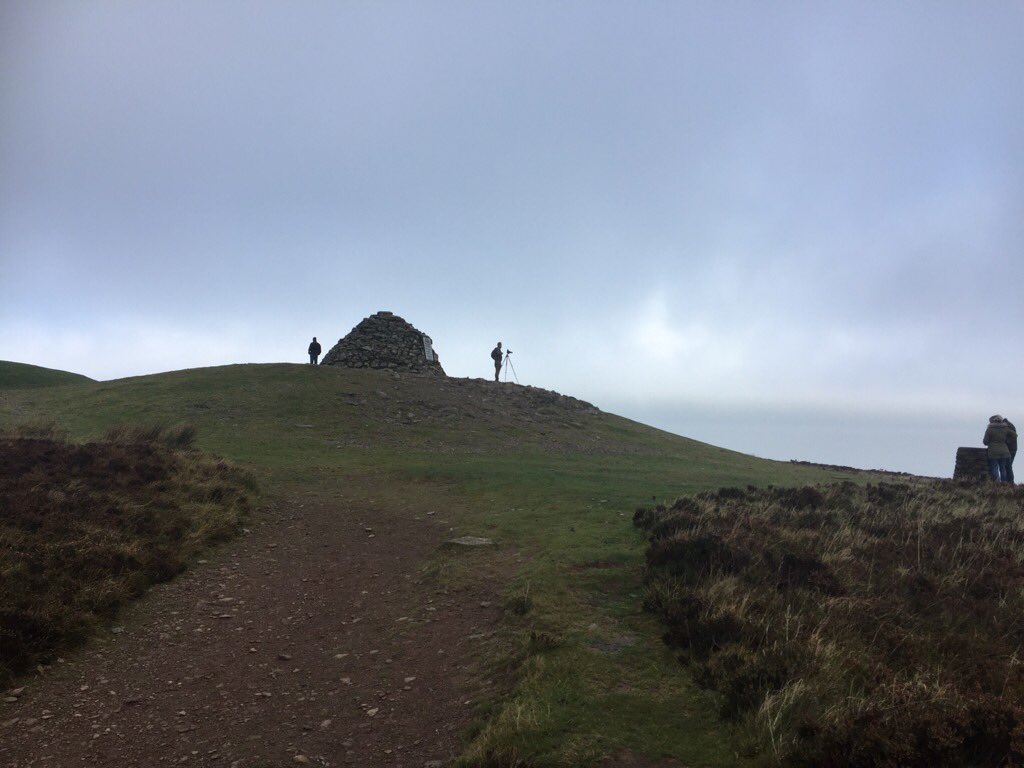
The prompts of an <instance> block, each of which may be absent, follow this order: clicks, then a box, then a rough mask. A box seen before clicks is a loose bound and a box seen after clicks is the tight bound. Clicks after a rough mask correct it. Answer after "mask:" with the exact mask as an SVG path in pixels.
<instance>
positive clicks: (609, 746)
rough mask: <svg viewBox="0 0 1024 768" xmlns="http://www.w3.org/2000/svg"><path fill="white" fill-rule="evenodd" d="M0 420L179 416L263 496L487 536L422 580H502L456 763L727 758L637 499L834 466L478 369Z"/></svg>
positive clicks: (227, 382) (42, 398)
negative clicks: (656, 421) (681, 430)
mask: <svg viewBox="0 0 1024 768" xmlns="http://www.w3.org/2000/svg"><path fill="white" fill-rule="evenodd" d="M6 398H7V401H8V403H9V404H10V406H11V407H9V408H6V409H4V410H3V412H2V414H0V428H2V427H3V426H5V425H6V426H8V427H9V426H13V425H14V424H18V423H22V424H24V423H26V422H28V423H30V422H32V421H34V420H46V419H53V420H55V421H56V422H57V423H58V424H59V425H60V426H61V427H62V428H64V429H67V430H68V431H69V432H70V433H71V435H72V436H73V437H76V438H80V439H85V438H94V437H96V436H99V435H101V434H102V433H103V432H104V431H106V430H107V429H109V428H110V427H111V426H112V425H115V424H118V423H124V422H143V423H165V424H169V425H173V424H179V423H189V424H194V425H195V426H196V427H197V428H198V435H199V437H198V444H199V447H201V448H203V449H205V450H209V451H212V452H214V453H217V454H219V455H222V456H225V457H228V458H231V459H233V460H235V461H237V462H241V463H243V464H244V465H246V466H247V467H248V468H250V469H251V470H252V471H253V472H254V473H255V475H256V476H257V479H258V482H259V484H260V486H261V487H262V488H263V489H265V490H266V492H267V494H268V495H269V496H270V497H275V496H276V497H284V496H290V497H293V498H294V497H296V496H301V495H304V494H305V495H310V496H315V497H318V498H321V499H332V500H337V503H338V506H339V510H341V511H343V510H345V509H351V508H353V507H358V508H361V509H367V508H370V509H372V508H373V507H374V506H375V505H381V506H386V507H388V508H389V509H392V510H400V511H403V512H404V513H405V514H407V515H408V516H409V518H410V519H411V518H413V517H421V516H426V515H431V516H433V519H435V520H437V521H438V522H439V523H441V524H444V525H446V526H448V527H449V528H450V529H451V531H452V532H453V534H455V535H461V534H471V535H479V536H485V537H488V538H491V539H493V540H494V542H495V545H496V546H495V547H494V548H490V549H486V550H474V551H472V552H468V553H466V552H448V551H442V552H439V553H438V555H437V557H436V558H435V560H434V562H433V563H432V564H431V566H430V570H429V573H428V574H427V575H428V576H429V577H430V578H433V579H436V580H438V581H441V582H444V583H447V584H450V585H452V586H453V587H457V586H458V585H459V584H460V583H465V582H466V581H468V580H471V579H474V578H480V576H479V575H478V574H480V573H487V574H490V575H491V577H492V578H499V579H501V580H503V581H504V582H505V584H506V588H505V595H506V601H507V604H506V608H507V611H506V614H505V619H504V621H503V623H502V626H501V629H500V631H499V632H498V633H497V634H496V635H494V636H493V637H489V638H483V639H481V641H480V642H481V655H482V659H483V661H484V666H485V669H487V670H489V672H488V674H489V675H490V676H491V677H492V678H494V679H495V680H497V681H499V682H500V683H501V686H500V687H501V693H500V695H496V697H495V698H494V699H493V700H491V701H489V702H485V703H483V704H481V705H480V709H479V711H478V716H479V717H478V720H479V728H478V731H477V732H476V733H475V734H474V738H473V741H472V743H471V745H470V747H469V750H468V752H467V757H466V760H467V764H474V765H481V764H484V765H486V764H491V765H516V764H530V765H588V764H592V763H595V761H597V760H599V759H601V758H602V757H604V756H608V755H618V754H623V753H626V752H630V753H635V754H637V755H643V756H648V757H651V758H654V757H659V756H667V757H674V758H677V759H679V760H681V761H683V762H684V763H686V764H687V765H695V766H697V765H706V766H723V765H734V764H736V763H737V762H738V761H739V760H740V758H738V757H737V754H736V747H735V746H734V745H735V744H736V743H738V741H739V739H738V738H736V734H734V733H733V732H732V731H731V730H730V726H727V725H723V724H722V722H721V721H720V720H719V718H718V716H717V712H718V709H719V707H720V702H719V700H718V698H717V695H716V694H714V693H710V692H707V691H703V690H700V689H698V688H697V687H696V686H695V685H694V684H693V683H692V682H691V681H690V678H689V674H688V672H687V671H686V670H685V669H684V668H682V667H681V666H680V665H679V664H678V661H677V660H676V659H675V657H674V656H673V655H672V653H671V652H670V651H669V650H668V649H666V648H665V647H664V645H663V644H662V642H661V640H660V634H661V630H660V629H659V627H658V625H657V622H656V620H655V619H654V618H653V617H651V616H650V615H648V614H645V613H644V612H643V611H642V608H641V600H642V591H643V563H644V548H645V539H644V537H643V535H642V534H641V533H640V532H638V531H637V530H636V529H634V528H633V526H632V524H631V517H632V511H633V509H634V508H635V507H636V506H637V505H638V504H642V503H645V502H647V503H649V502H650V501H651V499H652V495H653V497H654V499H655V500H656V501H666V502H671V501H672V500H673V499H674V498H675V497H677V496H678V495H680V494H682V493H689V492H696V491H701V490H707V489H714V488H718V487H721V486H741V487H742V486H747V485H753V486H765V485H768V484H776V485H803V484H807V483H814V482H819V481H825V480H830V479H842V478H843V477H844V475H843V474H842V473H840V472H830V471H827V470H822V469H819V468H814V467H801V466H794V465H791V464H788V463H780V462H772V461H765V460H761V459H756V458H753V457H750V456H745V455H742V454H738V453H734V452H731V451H726V450H723V449H720V448H716V447H713V446H710V445H707V444H704V443H699V442H695V441H693V440H688V439H686V438H683V437H678V436H675V435H671V434H668V433H665V432H662V431H659V430H656V429H652V428H650V427H646V426H644V425H641V424H637V423H635V422H631V421H629V420H626V419H623V418H619V417H616V416H612V415H609V414H605V413H601V412H599V411H597V410H596V409H594V408H592V407H590V406H588V405H587V404H585V403H581V402H580V401H575V400H572V399H571V398H560V397H557V396H554V395H552V394H549V393H544V392H543V391H540V390H532V389H530V388H525V387H518V386H515V385H496V384H494V383H492V382H485V381H482V380H458V379H432V378H427V377H418V376H410V375H401V376H400V375H396V374H391V373H387V372H380V371H354V370H348V369H337V368H329V367H312V366H305V365H238V366H228V367H222V368H209V369H199V370H190V371H178V372H174V373H167V374H162V375H158V376H147V377H140V378H133V379H124V380H119V381H110V382H94V383H88V382H87V383H83V384H80V385H77V386H76V387H74V388H73V389H68V388H63V389H62V390H60V391H54V390H47V389H33V390H22V391H15V392H9V393H7V395H6Z"/></svg>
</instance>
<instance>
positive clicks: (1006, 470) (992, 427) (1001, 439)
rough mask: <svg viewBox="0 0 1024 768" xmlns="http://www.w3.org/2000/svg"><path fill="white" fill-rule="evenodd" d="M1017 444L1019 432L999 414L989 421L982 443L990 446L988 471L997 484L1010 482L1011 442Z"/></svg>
mask: <svg viewBox="0 0 1024 768" xmlns="http://www.w3.org/2000/svg"><path fill="white" fill-rule="evenodd" d="M1011 439H1012V440H1013V442H1014V443H1016V442H1017V431H1016V430H1014V429H1011V428H1010V425H1009V423H1008V422H1007V421H1006V419H1004V418H1003V417H1002V416H1000V415H999V414H996V415H995V416H992V417H991V418H989V420H988V428H987V429H986V430H985V437H983V438H982V442H983V443H984V444H985V445H987V446H988V471H989V474H990V475H992V479H993V480H995V481H996V482H997V483H1008V482H1010V447H1009V445H1008V444H1007V443H1008V442H1009V441H1010V440H1011Z"/></svg>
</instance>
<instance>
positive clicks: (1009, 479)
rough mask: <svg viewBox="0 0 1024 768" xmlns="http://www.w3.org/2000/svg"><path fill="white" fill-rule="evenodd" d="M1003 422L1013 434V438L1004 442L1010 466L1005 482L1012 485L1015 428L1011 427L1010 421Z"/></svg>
mask: <svg viewBox="0 0 1024 768" xmlns="http://www.w3.org/2000/svg"><path fill="white" fill-rule="evenodd" d="M1003 421H1004V422H1005V423H1006V426H1008V427H1009V428H1010V431H1011V432H1012V433H1013V436H1012V437H1009V438H1007V440H1006V447H1007V448H1009V449H1010V466H1009V469H1008V472H1007V475H1008V479H1007V481H1006V482H1008V483H1012V482H1013V460H1014V459H1015V458H1017V428H1016V427H1015V426H1013V422H1012V421H1010V420H1009V419H1003Z"/></svg>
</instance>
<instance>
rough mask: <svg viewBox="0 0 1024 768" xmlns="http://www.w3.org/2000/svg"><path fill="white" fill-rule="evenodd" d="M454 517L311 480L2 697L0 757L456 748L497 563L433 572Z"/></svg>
mask: <svg viewBox="0 0 1024 768" xmlns="http://www.w3.org/2000/svg"><path fill="white" fill-rule="evenodd" d="M447 535H448V529H447V528H446V527H444V526H443V525H442V524H440V522H439V521H437V520H436V518H434V517H427V516H424V517H422V518H421V519H419V520H413V519H411V517H408V516H405V515H402V516H401V517H398V516H397V515H394V514H392V515H390V516H389V514H388V513H387V512H383V511H381V510H378V509H374V510H373V511H372V512H370V511H368V510H360V509H343V508H339V507H338V506H336V505H332V504H330V503H326V502H324V501H323V500H322V499H318V498H315V497H310V498H309V499H308V500H306V501H302V500H296V501H294V502H289V503H287V504H278V505H276V506H274V507H271V508H270V509H267V510H264V511H263V512H261V513H260V515H259V520H258V522H257V523H256V524H254V526H253V527H252V529H251V530H250V531H249V532H248V533H247V534H245V535H243V536H241V537H240V538H239V539H237V540H235V541H233V542H231V543H229V544H227V545H224V546H222V547H221V548H219V549H218V550H216V551H215V552H214V553H213V554H212V555H210V556H209V560H207V561H201V562H200V563H199V564H197V565H196V566H195V567H194V568H193V569H192V570H191V571H189V572H188V573H186V574H184V575H182V576H180V577H179V578H177V579H175V580H174V581H172V582H169V583H168V584H165V585H162V586H160V587H157V588H156V589H154V590H153V591H152V592H151V593H150V594H149V595H148V596H147V597H146V598H145V599H143V600H142V601H140V602H139V603H138V604H137V605H135V606H134V607H133V608H131V609H130V610H129V611H127V612H126V613H125V615H124V616H123V617H122V619H121V621H120V623H119V625H118V626H115V627H114V628H113V630H112V631H105V632H103V633H102V634H101V636H100V637H99V638H97V639H96V640H94V641H92V642H90V643H89V645H87V646H86V647H85V648H84V649H83V650H80V651H78V652H75V653H72V654H69V655H68V656H67V657H66V658H65V659H64V660H63V661H62V662H60V663H57V664H55V665H53V666H52V667H51V668H49V669H48V670H46V671H45V672H44V673H43V674H41V675H40V676H37V677H30V678H28V679H27V680H25V681H24V682H23V683H19V686H23V690H18V689H15V690H14V691H9V692H7V693H6V694H4V698H5V699H6V700H5V701H0V766H3V767H4V768H26V767H27V766H54V767H57V766H82V765H90V766H91V765H95V766H119V767H124V768H128V767H129V766H139V767H140V768H141V767H142V766H156V765H203V766H206V765H209V766H226V767H227V766H231V767H232V768H272V767H275V766H291V765H301V764H308V765H317V766H337V765H358V766H410V767H414V768H423V767H426V766H431V767H432V766H441V765H444V764H445V763H446V762H447V761H448V760H449V759H450V758H452V757H453V756H455V755H457V754H458V753H459V751H460V748H461V745H462V741H461V731H462V729H463V728H464V727H465V726H466V725H467V724H468V722H469V720H470V716H471V711H472V705H473V700H474V697H475V696H477V695H479V694H480V693H481V692H482V691H483V690H485V689H486V687H487V681H485V680H482V679H481V678H480V677H479V675H478V674H477V673H476V671H475V667H474V663H473V659H474V653H475V648H476V646H477V644H478V643H479V642H480V639H481V638H482V637H485V636H486V634H487V633H488V632H489V631H490V628H491V627H492V626H493V624H494V623H495V622H496V620H497V617H498V608H497V607H496V603H495V598H494V596H493V594H490V593H489V592H488V589H490V588H492V587H493V584H491V585H488V584H487V582H486V580H482V582H481V583H480V584H479V585H478V586H474V587H473V588H472V590H471V591H465V592H462V593H459V594H451V593H448V592H446V591H445V590H444V589H443V588H442V587H438V586H436V585H432V584H431V583H430V582H429V581H424V580H422V579H421V569H422V567H423V565H424V563H425V562H426V560H427V559H428V558H429V557H430V555H431V554H432V553H433V552H434V550H435V548H436V547H437V546H438V545H439V544H441V543H442V542H443V541H444V539H445V538H446V536H447Z"/></svg>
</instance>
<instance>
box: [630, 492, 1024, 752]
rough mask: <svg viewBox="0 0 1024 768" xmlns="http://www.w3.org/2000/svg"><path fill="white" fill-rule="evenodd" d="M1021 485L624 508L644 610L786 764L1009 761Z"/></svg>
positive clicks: (1021, 545)
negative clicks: (637, 557)
mask: <svg viewBox="0 0 1024 768" xmlns="http://www.w3.org/2000/svg"><path fill="white" fill-rule="evenodd" d="M1022 507H1024V489H1020V488H1013V487H1006V486H997V485H994V484H993V485H981V486H962V485H955V484H953V483H949V482H946V483H927V484H925V483H921V484H919V485H911V484H880V485H876V486H870V485H869V486H867V487H861V486H857V485H854V484H852V483H839V484H832V485H826V486H819V487H814V488H812V487H804V488H800V489H786V490H779V489H767V490H757V489H749V490H747V491H742V490H737V489H723V490H721V491H718V492H706V493H702V494H698V495H696V496H691V497H687V498H683V499H680V500H679V501H677V502H676V503H675V504H674V505H673V507H672V508H671V509H664V508H657V509H654V510H650V509H641V510H638V511H637V514H636V516H635V518H634V519H635V522H636V523H637V524H638V525H639V526H641V527H642V528H644V529H646V530H647V531H648V533H649V534H650V537H651V538H650V547H649V549H648V551H647V587H646V599H645V607H647V608H648V609H649V610H652V611H654V612H656V613H657V614H658V615H660V617H661V618H662V619H663V621H664V623H665V624H666V625H667V631H666V633H665V641H666V642H667V643H668V644H669V645H671V646H673V647H675V648H678V649H680V654H679V655H680V658H681V660H682V661H684V663H686V664H688V665H690V666H691V669H692V671H693V673H694V675H695V677H696V679H697V680H698V682H700V683H701V684H703V685H705V686H707V687H710V688H714V689H716V690H718V691H720V692H721V693H722V694H724V697H723V703H722V714H723V715H724V716H725V717H727V718H730V719H733V720H737V721H739V722H741V723H742V724H743V726H744V730H746V731H748V732H749V733H752V734H755V735H756V736H755V739H756V740H757V741H759V742H760V743H757V744H753V745H751V746H752V747H753V748H754V750H757V749H765V751H766V752H767V753H768V754H770V755H772V756H773V760H774V761H777V762H782V763H784V764H793V765H833V766H858V767H859V766H864V767H867V766H890V765H893V766H894V765H900V766H934V765H944V766H959V765H963V766H967V765H987V766H996V765H1020V764H1021V763H1022V762H1024V664H1022V661H1021V649H1022V648H1024V622H1022V621H1021V616H1024V519H1022V517H1021V510H1022Z"/></svg>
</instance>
